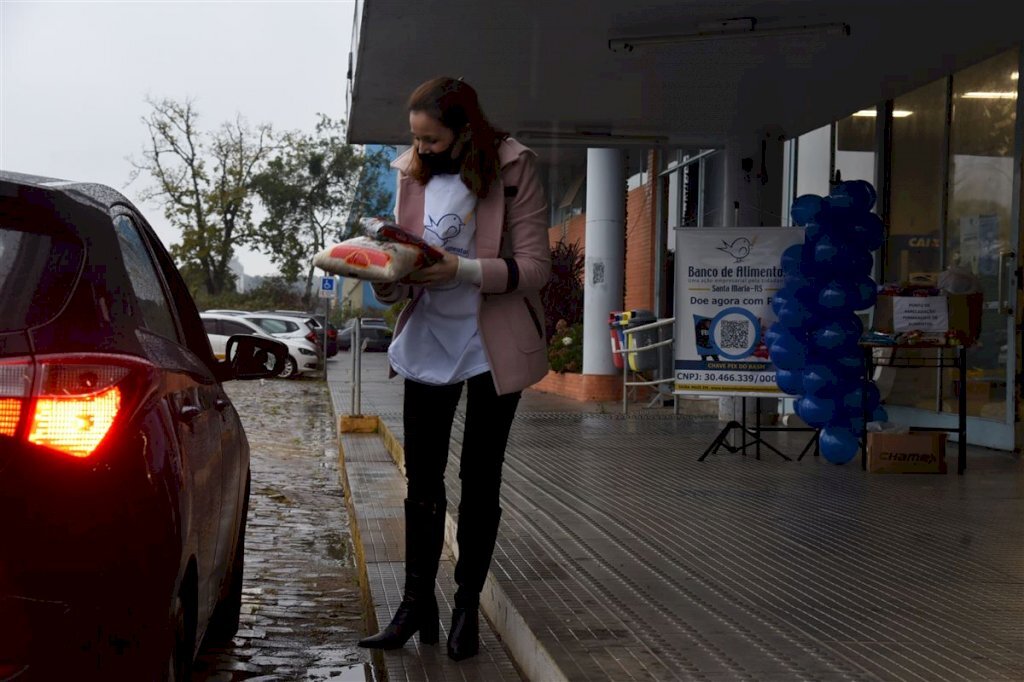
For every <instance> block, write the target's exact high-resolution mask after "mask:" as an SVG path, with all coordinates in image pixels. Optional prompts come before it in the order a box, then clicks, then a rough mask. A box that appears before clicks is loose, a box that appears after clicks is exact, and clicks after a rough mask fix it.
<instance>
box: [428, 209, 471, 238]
mask: <svg viewBox="0 0 1024 682" xmlns="http://www.w3.org/2000/svg"><path fill="white" fill-rule="evenodd" d="M427 218H429V219H430V224H429V225H424V226H423V229H424V230H425V231H426V232H429V233H430V234H432V235H433V236H434V237H435V238H436V239H437V242H438V244H440V245H446V244H448V242H449V241H450V240H452V239H455V238H456V237H458V236H459V235H460V234H461V233H462V228H464V227H465V226H466V223H464V222H463V221H462V218H460V217H459V216H458V215H457V214H455V213H447V214H445V215H443V216H441V218H440V219H438V220H434V219H433V218H432V217H430V216H427Z"/></svg>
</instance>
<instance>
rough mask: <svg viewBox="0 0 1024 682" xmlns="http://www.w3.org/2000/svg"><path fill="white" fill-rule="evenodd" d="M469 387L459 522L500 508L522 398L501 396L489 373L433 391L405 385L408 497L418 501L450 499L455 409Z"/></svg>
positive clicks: (428, 387) (410, 383)
mask: <svg viewBox="0 0 1024 682" xmlns="http://www.w3.org/2000/svg"><path fill="white" fill-rule="evenodd" d="M462 383H465V384H467V386H468V394H467V397H466V429H465V434H464V438H463V442H462V458H461V466H460V468H459V478H460V479H461V480H462V495H461V502H460V504H459V516H460V520H461V518H462V517H463V516H465V515H466V514H473V513H482V514H485V515H488V516H489V515H491V514H492V513H494V511H495V510H496V509H498V506H499V505H498V493H499V492H500V490H501V467H502V464H503V463H504V461H505V446H506V445H507V443H508V433H509V430H510V429H511V428H512V419H513V418H514V417H515V414H516V407H517V406H518V405H519V398H520V396H521V393H509V394H506V395H497V394H496V393H495V390H494V380H493V379H492V378H491V373H490V372H486V373H484V374H479V375H477V376H475V377H472V378H470V379H468V380H467V381H465V382H460V383H458V384H451V385H448V386H431V385H428V384H421V383H419V382H416V381H413V380H411V379H406V380H405V399H404V403H403V410H404V416H403V424H404V428H405V472H406V477H407V479H408V482H409V494H408V497H409V499H411V500H415V501H417V502H440V501H443V500H444V499H445V497H446V495H445V488H444V471H445V467H446V466H447V464H448V448H449V443H450V440H451V434H452V421H453V420H454V418H455V408H456V406H457V405H458V402H459V398H460V397H461V395H462Z"/></svg>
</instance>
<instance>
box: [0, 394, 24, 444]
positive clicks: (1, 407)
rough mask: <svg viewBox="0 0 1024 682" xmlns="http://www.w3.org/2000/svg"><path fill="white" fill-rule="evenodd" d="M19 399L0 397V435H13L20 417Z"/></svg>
mask: <svg viewBox="0 0 1024 682" xmlns="http://www.w3.org/2000/svg"><path fill="white" fill-rule="evenodd" d="M21 402H22V401H21V399H19V398H0V436H13V435H14V432H15V431H16V430H17V429H18V418H19V417H21Z"/></svg>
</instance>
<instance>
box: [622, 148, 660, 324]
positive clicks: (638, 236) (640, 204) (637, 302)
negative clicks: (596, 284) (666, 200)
mask: <svg viewBox="0 0 1024 682" xmlns="http://www.w3.org/2000/svg"><path fill="white" fill-rule="evenodd" d="M652 157H653V154H652ZM648 161H649V163H648V168H653V167H654V159H653V158H649V159H648ZM654 186H655V182H653V180H652V177H651V176H650V174H648V178H647V182H646V183H645V184H644V185H641V186H640V187H638V188H636V189H634V190H632V191H631V192H629V194H628V195H627V196H626V272H625V275H626V296H625V301H624V306H625V309H626V310H635V309H638V308H643V309H646V310H653V309H654V269H655V264H654V233H655V226H654Z"/></svg>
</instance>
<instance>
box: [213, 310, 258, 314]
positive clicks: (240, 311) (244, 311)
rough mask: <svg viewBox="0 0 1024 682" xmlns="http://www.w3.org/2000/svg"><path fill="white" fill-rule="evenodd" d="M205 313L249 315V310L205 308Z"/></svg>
mask: <svg viewBox="0 0 1024 682" xmlns="http://www.w3.org/2000/svg"><path fill="white" fill-rule="evenodd" d="M203 312H204V313H214V314H217V315H248V314H249V311H247V310H204V311H203Z"/></svg>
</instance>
